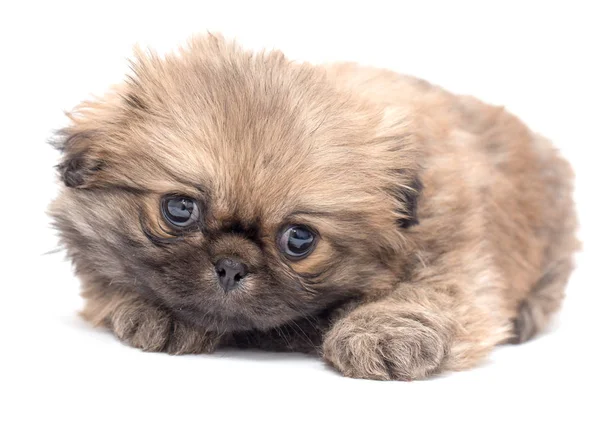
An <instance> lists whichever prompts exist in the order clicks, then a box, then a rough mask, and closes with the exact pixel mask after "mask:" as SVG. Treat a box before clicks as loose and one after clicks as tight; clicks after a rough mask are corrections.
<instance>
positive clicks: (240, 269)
mask: <svg viewBox="0 0 600 428" xmlns="http://www.w3.org/2000/svg"><path fill="white" fill-rule="evenodd" d="M215 271H216V272H217V275H218V277H219V282H220V283H221V287H223V290H225V292H228V291H229V290H233V289H234V288H236V287H237V286H238V285H240V280H241V279H242V278H243V277H245V276H246V274H247V273H248V266H246V265H245V264H244V263H242V262H240V261H238V260H235V259H230V258H223V259H219V260H218V261H217V263H215Z"/></svg>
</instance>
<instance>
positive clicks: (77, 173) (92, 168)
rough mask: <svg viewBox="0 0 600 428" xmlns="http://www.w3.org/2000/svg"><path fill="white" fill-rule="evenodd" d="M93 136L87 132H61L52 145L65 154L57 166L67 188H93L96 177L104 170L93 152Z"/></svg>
mask: <svg viewBox="0 0 600 428" xmlns="http://www.w3.org/2000/svg"><path fill="white" fill-rule="evenodd" d="M92 141H93V136H92V134H90V133H87V132H75V133H73V132H70V131H68V130H63V131H59V132H58V133H57V138H56V139H55V140H54V141H53V142H52V144H53V145H54V146H55V147H56V148H57V149H59V150H60V151H61V152H62V153H63V159H62V161H61V162H60V163H59V164H58V165H57V166H56V169H57V170H58V172H59V174H60V178H61V179H62V181H63V183H65V186H67V187H73V188H86V187H91V185H92V183H93V181H94V177H95V175H96V174H98V172H100V171H101V170H102V165H103V163H102V161H101V160H100V159H99V158H98V156H97V155H95V154H94V153H93V152H92Z"/></svg>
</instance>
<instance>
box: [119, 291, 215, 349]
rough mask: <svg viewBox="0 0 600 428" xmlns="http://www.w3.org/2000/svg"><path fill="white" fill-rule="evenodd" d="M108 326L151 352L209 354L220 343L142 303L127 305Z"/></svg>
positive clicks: (122, 305)
mask: <svg viewBox="0 0 600 428" xmlns="http://www.w3.org/2000/svg"><path fill="white" fill-rule="evenodd" d="M108 324H109V326H110V328H111V329H112V330H113V332H114V333H115V335H116V336H117V337H118V338H119V339H120V340H122V341H123V342H125V343H127V344H129V345H130V346H133V347H135V348H140V349H142V350H144V351H147V352H167V353H169V354H199V353H208V352H212V351H214V349H215V348H216V346H217V342H218V338H217V337H216V336H215V335H214V334H211V333H207V332H206V331H204V330H202V329H198V328H193V327H191V326H188V325H186V324H184V323H182V322H181V321H179V320H176V319H174V318H173V317H172V315H171V314H169V313H168V312H167V311H166V310H164V309H161V308H158V307H155V306H153V305H151V304H148V303H145V302H141V301H130V302H123V303H122V304H121V305H119V306H118V307H116V308H115V310H114V312H113V313H112V314H111V316H110V319H109V323H108Z"/></svg>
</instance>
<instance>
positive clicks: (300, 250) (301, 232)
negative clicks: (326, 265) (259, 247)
mask: <svg viewBox="0 0 600 428" xmlns="http://www.w3.org/2000/svg"><path fill="white" fill-rule="evenodd" d="M316 243H317V235H316V234H315V233H314V232H312V231H311V230H310V229H309V228H307V227H306V226H289V227H288V228H287V229H284V231H283V233H282V234H281V235H280V237H279V248H280V250H281V252H283V253H284V254H285V255H286V257H287V258H289V259H292V260H299V259H303V258H305V257H307V256H308V255H309V254H310V253H311V252H312V250H313V249H314V248H315V245H316Z"/></svg>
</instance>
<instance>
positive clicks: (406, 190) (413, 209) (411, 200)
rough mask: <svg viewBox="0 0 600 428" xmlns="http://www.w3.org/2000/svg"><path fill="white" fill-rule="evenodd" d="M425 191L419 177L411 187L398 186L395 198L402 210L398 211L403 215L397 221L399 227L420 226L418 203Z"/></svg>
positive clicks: (411, 183)
mask: <svg viewBox="0 0 600 428" xmlns="http://www.w3.org/2000/svg"><path fill="white" fill-rule="evenodd" d="M422 190H423V183H422V182H421V180H420V179H419V177H415V178H414V179H413V180H412V181H411V182H410V184H409V185H407V186H398V187H397V188H396V189H395V191H394V196H395V197H396V199H398V202H400V206H401V208H399V209H398V211H399V213H400V214H401V215H402V217H401V218H399V219H398V220H397V222H398V226H400V227H402V228H404V229H406V228H409V227H411V226H414V225H417V224H419V217H418V215H417V211H418V210H417V208H418V201H419V196H420V194H421V191H422Z"/></svg>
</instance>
